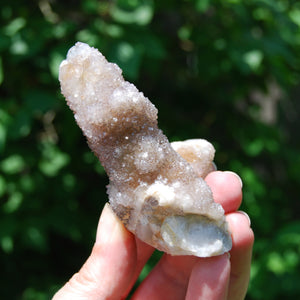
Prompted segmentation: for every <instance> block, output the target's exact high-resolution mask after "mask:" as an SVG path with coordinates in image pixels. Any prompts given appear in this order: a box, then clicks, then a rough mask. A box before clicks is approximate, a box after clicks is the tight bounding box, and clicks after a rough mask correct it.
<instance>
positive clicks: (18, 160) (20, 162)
mask: <svg viewBox="0 0 300 300" xmlns="http://www.w3.org/2000/svg"><path fill="white" fill-rule="evenodd" d="M25 165H26V163H25V161H24V159H23V157H22V156H21V155H18V154H13V155H10V156H9V157H7V158H5V159H4V160H2V162H1V163H0V169H1V170H2V171H3V172H4V173H6V174H16V173H20V172H21V171H22V170H23V169H24V168H25Z"/></svg>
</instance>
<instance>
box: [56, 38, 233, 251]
mask: <svg viewBox="0 0 300 300" xmlns="http://www.w3.org/2000/svg"><path fill="white" fill-rule="evenodd" d="M59 80H60V83H61V90H62V93H63V94H64V96H65V98H66V100H67V103H68V105H69V106H70V108H71V109H72V110H73V112H74V116H75V119H76V122H77V123H78V125H79V127H80V128H81V129H82V131H83V133H84V135H85V136H86V138H87V141H88V144H89V146H90V148H91V150H92V151H93V152H94V153H95V155H96V156H97V157H98V158H99V160H100V161H101V163H102V165H103V167H104V168H105V170H106V172H107V174H108V176H109V181H110V182H109V185H108V195H109V201H110V204H111V207H112V209H113V211H114V212H115V213H116V215H117V216H118V217H119V218H120V220H121V221H122V222H123V224H124V225H125V226H126V228H127V229H128V230H130V231H131V232H133V233H134V234H136V236H137V237H138V238H139V239H141V240H143V241H144V242H146V243H148V244H150V245H152V246H154V247H156V248H157V249H159V250H162V251H165V252H167V253H169V254H171V255H195V256H200V257H206V256H214V255H219V254H222V253H224V252H226V251H229V250H230V249H231V238H230V234H229V233H228V230H227V223H226V221H225V217H224V211H223V209H222V207H221V205H219V204H217V203H215V202H214V201H213V197H212V192H211V190H210V188H209V187H208V186H207V184H206V183H205V181H204V180H203V179H202V178H201V177H204V176H205V175H206V174H207V173H208V172H210V171H211V170H212V169H213V163H212V161H213V158H214V148H213V146H212V145H211V144H210V143H208V142H207V141H205V140H188V141H185V142H179V143H173V144H172V145H171V144H170V143H169V141H168V139H167V137H166V136H165V135H164V134H163V133H162V131H161V130H160V129H159V128H158V127H157V109H156V108H155V106H154V105H153V104H152V103H151V102H150V101H149V100H148V99H147V98H146V97H145V96H144V95H143V93H141V92H139V91H138V90H137V88H136V87H135V86H134V85H133V84H130V83H129V82H126V81H125V80H124V79H123V77H122V71H121V69H120V68H119V67H118V66H117V65H116V64H113V63H109V62H107V60H106V59H105V57H104V56H103V55H102V54H101V53H100V52H99V51H98V50H97V49H94V48H92V47H90V46H88V45H87V44H84V43H80V42H78V43H76V44H75V46H73V47H72V48H71V49H70V50H69V52H68V55H67V59H66V60H64V61H63V62H62V63H61V65H60V70H59ZM175 150H176V151H178V153H177V152H176V151H175Z"/></svg>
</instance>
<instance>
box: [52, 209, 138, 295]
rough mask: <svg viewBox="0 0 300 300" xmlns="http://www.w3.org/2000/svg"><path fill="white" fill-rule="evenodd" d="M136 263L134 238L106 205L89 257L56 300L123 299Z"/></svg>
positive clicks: (60, 291)
mask: <svg viewBox="0 0 300 300" xmlns="http://www.w3.org/2000/svg"><path fill="white" fill-rule="evenodd" d="M135 264H136V244H135V239H134V236H133V235H132V234H131V233H130V232H129V231H127V230H126V229H125V227H124V226H123V224H122V223H121V222H120V221H119V220H118V218H117V217H116V216H115V214H114V213H113V212H112V210H111V208H110V206H109V205H108V204H106V205H105V207H104V209H103V211H102V214H101V217H100V220H99V224H98V229H97V236H96V242H95V245H94V247H93V250H92V253H91V255H90V257H89V258H88V259H87V261H86V262H85V264H84V265H83V266H82V268H81V269H80V271H79V272H78V273H76V274H75V275H73V277H72V278H71V279H70V280H69V282H67V283H66V284H65V285H64V286H63V287H62V288H61V289H60V290H59V291H58V292H57V293H56V294H55V295H54V297H53V299H54V300H59V299H74V300H76V299H90V300H94V299H121V297H122V295H123V294H124V292H125V291H126V290H127V286H128V284H129V282H130V280H131V278H132V276H133V274H134V271H135Z"/></svg>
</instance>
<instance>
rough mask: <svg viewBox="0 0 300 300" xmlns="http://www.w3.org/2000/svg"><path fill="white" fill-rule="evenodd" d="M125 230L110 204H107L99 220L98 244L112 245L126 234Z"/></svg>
mask: <svg viewBox="0 0 300 300" xmlns="http://www.w3.org/2000/svg"><path fill="white" fill-rule="evenodd" d="M124 231H125V228H124V226H123V224H122V223H121V222H120V221H119V219H118V218H117V216H116V215H115V214H114V212H113V211H112V209H111V207H110V205H109V204H108V203H106V204H105V206H104V208H103V210H102V214H101V217H100V220H99V224H98V228H97V234H96V244H106V243H110V242H112V241H114V240H116V239H118V238H121V237H122V235H123V234H124Z"/></svg>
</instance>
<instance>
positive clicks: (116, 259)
mask: <svg viewBox="0 0 300 300" xmlns="http://www.w3.org/2000/svg"><path fill="white" fill-rule="evenodd" d="M205 180H206V182H207V184H208V185H209V186H210V188H211V190H212V192H213V196H214V200H215V202H218V203H220V204H221V205H222V206H223V208H224V210H225V214H226V219H227V222H228V224H229V228H230V232H231V235H232V243H233V246H232V249H231V251H230V254H228V253H225V254H223V255H220V256H215V257H210V258H199V257H194V256H171V255H168V254H164V255H163V256H162V258H161V259H160V261H159V262H158V263H157V265H156V266H155V267H154V268H153V269H152V271H151V272H150V274H149V275H148V276H147V277H146V279H145V280H144V281H143V282H142V283H141V285H140V286H139V287H138V288H137V290H136V291H135V293H134V294H133V296H132V298H131V299H133V300H143V299H152V300H166V299H173V300H177V299H178V300H180V299H187V300H194V299H195V300H202V299H203V300H204V299H205V300H207V299H209V300H221V299H222V300H225V299H227V300H241V299H244V298H245V295H246V292H247V288H248V283H249V276H250V264H251V255H252V246H253V242H254V235H253V231H252V230H251V228H250V219H249V217H248V216H247V215H246V214H244V213H243V212H240V211H238V208H239V206H240V205H241V201H242V184H241V180H240V178H239V177H238V176H237V175H236V174H234V173H232V172H220V171H215V172H212V173H210V174H209V175H208V176H207V177H206V179H205ZM153 251H154V249H153V248H152V247H151V246H149V245H147V244H145V243H144V242H142V241H140V240H139V239H138V238H136V237H135V236H134V235H133V234H132V233H130V232H129V231H127V230H126V228H125V227H124V226H123V224H122V223H121V222H120V221H119V220H118V218H117V217H116V216H115V215H114V213H113V212H112V210H111V208H110V206H109V205H108V204H107V205H106V206H105V207H104V209H103V211H102V214H101V217H100V220H99V224H98V229H97V235H96V241H95V245H94V247H93V249H92V253H91V255H90V257H89V258H88V259H87V261H86V262H85V264H84V265H83V266H82V268H81V269H80V271H79V272H78V273H76V274H75V275H73V277H72V278H71V279H70V280H69V281H68V282H67V283H66V284H65V285H64V286H63V287H62V288H61V289H60V290H59V291H58V292H57V293H56V294H55V296H54V298H53V299H54V300H59V299H74V300H77V299H89V300H96V299H97V300H98V299H99V300H100V299H112V300H113V299H116V300H120V299H126V297H127V295H128V294H129V292H130V290H131V289H132V286H133V285H134V283H135V282H136V280H137V278H138V276H139V274H140V272H141V270H142V268H143V266H144V265H145V264H146V262H147V260H148V259H149V257H150V256H151V254H152V253H153Z"/></svg>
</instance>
